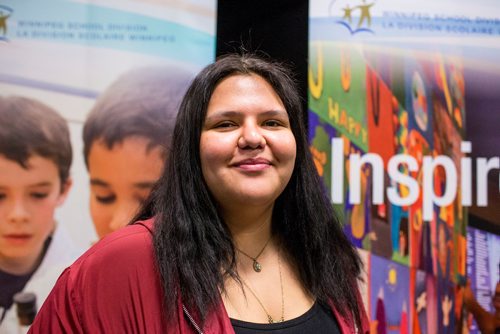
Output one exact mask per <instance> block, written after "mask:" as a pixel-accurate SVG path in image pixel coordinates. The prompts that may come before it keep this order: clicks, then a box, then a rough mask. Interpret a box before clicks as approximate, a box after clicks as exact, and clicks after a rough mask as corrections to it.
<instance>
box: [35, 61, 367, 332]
mask: <svg viewBox="0 0 500 334" xmlns="http://www.w3.org/2000/svg"><path fill="white" fill-rule="evenodd" d="M150 217H152V218H150ZM140 219H148V220H143V221H139V222H138V223H135V224H133V225H131V226H128V227H127V228H124V229H122V230H120V231H118V232H115V233H113V234H111V235H110V236H109V237H106V238H104V239H103V240H101V241H100V242H99V243H98V244H96V245H95V246H94V247H93V248H91V249H90V250H89V251H88V252H87V253H86V254H85V255H84V256H82V257H81V258H80V259H79V260H78V261H77V262H75V264H73V265H72V266H71V267H70V268H68V269H67V270H66V272H65V273H64V274H63V275H62V276H61V278H60V279H59V281H58V284H57V286H56V287H55V289H54V290H53V292H52V294H51V296H50V297H49V299H48V301H47V302H46V303H45V305H44V306H43V307H42V309H41V311H40V312H39V314H38V317H37V319H36V320H35V323H34V325H33V327H32V329H31V330H32V332H34V333H35V332H50V333H59V332H74V333H79V332H96V333H97V332H106V333H132V332H133V333H234V332H236V333H257V332H261V331H262V330H268V331H270V332H271V333H272V332H273V331H279V332H280V333H309V332H316V333H366V332H367V331H368V329H367V320H366V315H365V313H364V309H363V306H362V304H361V301H360V298H359V293H358V290H357V279H358V275H359V272H360V261H359V258H358V256H357V254H356V251H355V249H354V248H353V247H352V246H351V244H350V243H349V242H348V240H347V239H346V238H345V236H344V234H343V232H342V229H341V225H340V223H339V222H338V221H337V219H336V218H335V216H334V213H333V211H332V206H331V204H330V202H329V199H328V197H327V196H326V195H325V193H324V192H323V191H322V186H321V182H320V179H319V176H318V174H317V172H316V170H315V168H314V164H313V161H312V159H311V157H310V155H309V150H308V143H307V138H306V134H305V129H304V120H303V119H302V110H301V101H300V98H299V95H298V93H297V89H296V86H295V83H294V81H293V80H292V78H291V76H290V74H289V73H288V71H287V70H285V69H284V68H283V67H282V66H280V65H277V64H275V63H272V62H270V61H266V60H263V59H260V58H257V57H255V56H250V55H243V56H238V55H231V56H226V57H224V58H221V59H219V60H218V61H217V62H215V63H214V64H212V65H209V66H207V67H206V68H205V69H204V70H203V71H202V72H201V73H200V74H199V75H198V76H197V77H196V78H195V79H194V81H193V83H192V84H191V86H190V88H189V89H188V91H187V93H186V95H185V97H184V100H183V102H182V104H181V107H180V111H179V115H178V118H177V122H176V126H175V130H174V136H173V141H172V150H171V152H170V157H169V158H168V163H167V167H166V169H165V171H164V173H163V175H162V177H161V178H160V181H159V182H158V184H157V186H156V188H155V190H154V192H153V194H152V196H151V197H150V198H149V200H148V203H147V204H146V206H145V208H144V210H143V212H142V213H141V215H140Z"/></svg>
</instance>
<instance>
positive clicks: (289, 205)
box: [138, 54, 362, 326]
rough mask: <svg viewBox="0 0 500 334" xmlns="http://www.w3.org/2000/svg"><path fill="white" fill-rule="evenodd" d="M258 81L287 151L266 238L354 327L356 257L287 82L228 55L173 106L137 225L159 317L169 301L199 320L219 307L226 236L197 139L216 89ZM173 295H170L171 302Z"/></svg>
mask: <svg viewBox="0 0 500 334" xmlns="http://www.w3.org/2000/svg"><path fill="white" fill-rule="evenodd" d="M237 74H238V75H250V74H255V75H259V76H261V77H262V78H264V79H265V80H266V81H267V82H269V84H270V85H271V86H272V87H273V88H274V90H275V91H276V93H277V94H278V95H279V97H280V98H281V100H282V102H283V104H284V106H285V108H286V111H287V113H288V116H289V119H290V124H291V129H292V132H293V134H294V136H295V140H296V143H297V156H296V161H295V167H294V171H293V173H292V177H291V180H290V182H289V183H288V185H287V186H286V188H285V190H284V191H283V193H282V194H281V195H280V196H279V197H278V199H277V200H276V203H275V206H274V211H273V222H272V224H273V225H272V230H273V234H274V235H277V236H278V237H279V239H280V240H281V242H282V245H283V248H284V250H285V251H286V253H287V254H288V256H289V257H290V259H291V260H292V261H293V262H294V265H296V267H297V268H298V272H299V275H300V279H301V281H302V283H303V284H304V286H305V287H306V289H307V290H308V291H309V292H310V293H311V294H312V295H314V296H315V297H316V298H318V299H319V300H320V301H323V302H327V301H331V302H333V303H334V304H335V305H336V307H337V308H338V310H339V312H340V313H341V314H342V315H343V316H346V317H348V318H349V319H352V320H354V321H355V322H356V324H357V325H358V326H360V325H361V321H360V319H361V317H360V307H362V306H360V305H359V304H358V300H357V297H356V292H355V291H356V286H355V284H356V283H357V278H358V276H359V273H360V260H359V257H358V255H357V253H356V251H355V249H354V248H353V246H352V245H351V244H350V243H349V241H348V240H347V239H346V237H345V236H344V233H343V230H342V226H341V224H340V222H339V221H338V219H337V218H336V216H335V214H334V212H333V209H332V205H331V204H330V201H329V199H328V197H327V196H326V194H325V192H324V191H322V189H323V187H322V184H321V181H320V178H319V176H318V173H317V171H316V169H315V166H314V163H313V161H312V158H311V156H310V153H309V148H308V143H307V137H306V131H305V127H304V124H303V120H302V110H301V108H302V104H301V99H300V96H299V94H298V91H297V88H296V83H295V82H294V80H293V79H292V76H291V75H290V72H289V71H288V70H287V69H285V68H284V67H283V66H281V65H279V64H276V63H273V62H271V61H268V60H264V59H262V58H260V57H257V56H255V55H248V54H245V55H229V56H225V57H223V58H220V59H219V60H217V61H216V62H215V63H214V64H211V65H209V66H207V67H206V68H205V69H203V70H202V71H201V72H200V73H199V74H198V75H197V76H196V78H195V79H194V81H193V82H192V84H191V86H190V87H189V89H188V91H187V93H186V95H185V97H184V99H183V101H182V103H181V106H180V110H179V114H178V117H177V122H176V125H175V129H174V134H173V139H172V150H171V152H170V156H169V158H168V162H167V165H166V168H165V170H164V173H163V175H162V177H161V178H160V180H159V182H158V184H157V187H156V189H155V190H154V191H153V193H152V196H151V197H150V199H149V200H148V203H147V205H146V206H145V207H144V208H143V210H142V212H141V214H140V215H139V216H138V217H139V218H146V217H148V216H152V215H154V216H155V230H154V247H155V254H156V260H157V265H158V269H159V272H160V274H161V277H162V282H163V289H164V292H165V309H166V312H167V314H166V316H167V317H168V318H169V319H171V320H172V319H175V318H176V316H177V314H176V312H177V303H178V301H179V297H180V298H181V299H182V303H183V304H184V305H186V307H188V308H189V309H190V310H191V311H192V312H194V313H195V314H197V315H198V316H199V317H200V319H201V320H203V319H205V318H206V316H207V314H209V313H210V312H211V311H212V310H214V308H215V307H217V305H219V304H220V303H221V302H222V301H221V297H220V289H222V290H223V289H224V286H223V285H224V284H223V283H224V278H225V277H227V276H226V275H235V270H234V268H235V252H234V246H233V242H232V239H231V234H230V232H229V230H228V227H227V226H226V225H225V223H224V221H223V219H222V218H221V216H220V215H219V213H218V212H217V206H216V203H215V201H214V199H213V198H212V196H211V195H210V192H209V189H208V188H207V186H206V184H205V181H204V179H203V176H202V171H201V163H200V153H199V150H200V145H199V144H200V135H201V131H202V127H203V123H204V120H205V115H206V112H207V107H208V103H209V100H210V97H211V96H212V93H213V91H214V90H215V88H216V87H217V84H218V83H220V82H221V80H223V79H224V78H227V77H228V76H231V75H237ZM179 294H180V295H179Z"/></svg>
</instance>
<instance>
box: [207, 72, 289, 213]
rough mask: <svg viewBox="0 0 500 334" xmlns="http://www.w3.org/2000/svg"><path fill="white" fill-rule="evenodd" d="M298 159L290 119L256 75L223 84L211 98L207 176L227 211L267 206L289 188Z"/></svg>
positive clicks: (278, 100) (268, 86) (237, 78)
mask: <svg viewBox="0 0 500 334" xmlns="http://www.w3.org/2000/svg"><path fill="white" fill-rule="evenodd" d="M295 156H296V144H295V137H294V135H293V133H292V130H291V128H290V121H289V119H288V114H287V112H286V110H285V107H284V106H283V103H282V101H281V99H280V98H279V96H278V95H277V94H276V92H275V91H274V89H273V88H272V87H271V85H270V84H269V83H268V82H267V81H266V80H264V79H263V78H262V77H260V76H258V75H254V74H252V75H233V76H230V77H227V78H225V79H224V80H222V81H221V82H220V83H219V84H218V86H217V87H216V89H215V91H214V92H213V94H212V97H211V98H210V102H209V105H208V109H207V115H206V118H205V123H204V125H203V130H202V133H201V138H200V158H201V167H202V173H203V177H204V179H205V181H206V183H207V185H208V188H209V189H210V192H211V193H212V195H213V196H214V197H215V199H216V201H217V202H218V204H219V205H220V206H221V208H222V209H223V210H224V208H231V209H235V208H237V207H239V206H268V205H270V204H273V203H274V201H275V200H276V198H277V197H278V196H279V195H280V194H281V192H282V191H283V189H284V188H285V187H286V185H287V183H288V181H289V180H290V177H291V175H292V172H293V168H294V165H295Z"/></svg>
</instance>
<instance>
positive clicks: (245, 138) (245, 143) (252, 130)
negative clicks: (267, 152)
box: [238, 124, 266, 149]
mask: <svg viewBox="0 0 500 334" xmlns="http://www.w3.org/2000/svg"><path fill="white" fill-rule="evenodd" d="M265 145H266V139H265V137H264V135H263V134H262V129H260V128H259V126H258V125H257V124H245V125H243V126H242V131H241V136H240V138H238V147H239V148H242V149H245V148H251V149H256V148H262V147H264V146H265Z"/></svg>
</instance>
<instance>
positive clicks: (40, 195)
mask: <svg viewBox="0 0 500 334" xmlns="http://www.w3.org/2000/svg"><path fill="white" fill-rule="evenodd" d="M47 196H49V193H46V192H33V193H31V197H33V198H36V199H43V198H46V197H47Z"/></svg>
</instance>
